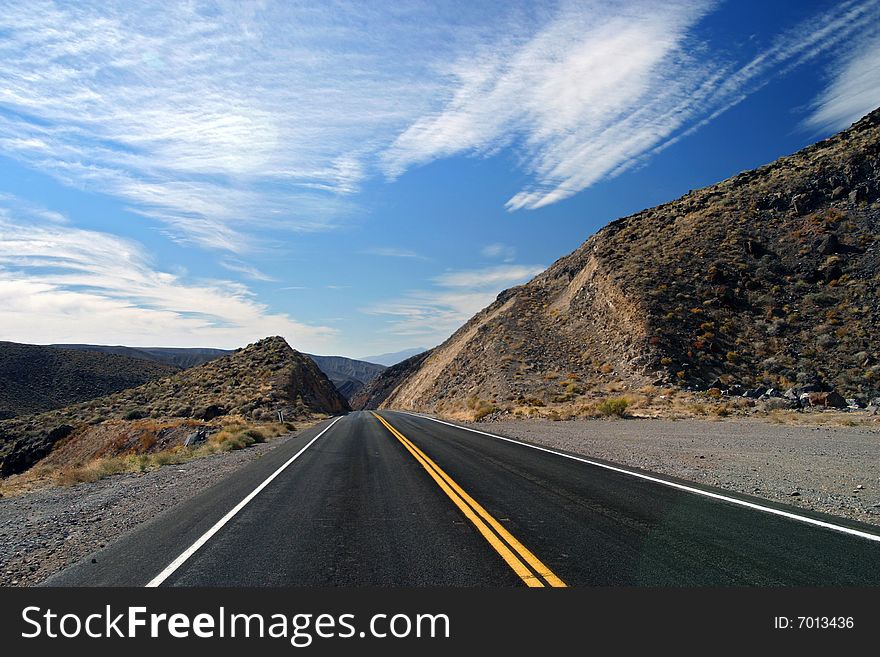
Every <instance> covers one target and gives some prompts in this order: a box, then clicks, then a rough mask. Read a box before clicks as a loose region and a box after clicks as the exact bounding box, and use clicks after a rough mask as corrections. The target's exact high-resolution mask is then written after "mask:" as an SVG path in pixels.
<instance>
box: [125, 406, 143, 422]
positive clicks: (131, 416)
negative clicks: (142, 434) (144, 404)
mask: <svg viewBox="0 0 880 657" xmlns="http://www.w3.org/2000/svg"><path fill="white" fill-rule="evenodd" d="M145 417H147V414H146V413H145V412H144V411H142V410H141V409H139V408H133V409H132V410H130V411H129V412H128V413H126V414H125V415H123V416H122V419H124V420H142V419H143V418H145Z"/></svg>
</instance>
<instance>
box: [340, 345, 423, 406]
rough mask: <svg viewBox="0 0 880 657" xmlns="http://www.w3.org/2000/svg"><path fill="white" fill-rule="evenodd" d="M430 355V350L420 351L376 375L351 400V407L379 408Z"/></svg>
mask: <svg viewBox="0 0 880 657" xmlns="http://www.w3.org/2000/svg"><path fill="white" fill-rule="evenodd" d="M430 354H431V352H430V350H429V351H422V352H420V353H418V354H416V355H415V356H410V357H409V358H407V359H406V360H404V361H401V362H399V363H397V364H396V365H392V366H391V367H389V368H388V369H386V370H383V371H382V372H380V373H379V374H377V375H376V376H375V377H373V378H372V379H371V380H370V381H369V382H368V383H367V384H366V385H365V386H364V387H363V388H362V389H361V390H360V391H359V392H358V393H357V394H356V395H354V396H353V397H352V398H351V407H352V408H354V409H358V410H360V409H364V408H379V405H380V404H381V403H382V402H383V401H385V400H386V399H387V398H388V396H389V395H391V393H392V392H394V389H395V388H396V387H397V386H398V385H400V384H401V382H403V381H405V380H406V379H407V377H409V376H410V375H411V374H413V373H414V372H415V371H416V370H418V369H419V367H421V365H422V363H424V362H425V359H426V358H427V357H428V356H429V355H430Z"/></svg>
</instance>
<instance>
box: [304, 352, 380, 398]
mask: <svg viewBox="0 0 880 657" xmlns="http://www.w3.org/2000/svg"><path fill="white" fill-rule="evenodd" d="M306 355H307V356H308V357H309V358H311V359H312V360H313V361H315V364H316V365H317V366H318V367H320V368H321V371H322V372H324V374H326V375H327V378H329V379H330V381H331V382H332V383H333V385H334V386H336V389H337V390H338V391H339V394H341V395H342V396H343V397H345V398H346V399H348V400H351V399H352V398H353V397H354V396H355V395H356V394H357V393H359V392H360V391H361V389H363V387H364V386H365V385H366V384H367V383H369V382H370V381H372V380H373V379H374V378H376V376H377V375H379V374H380V373H381V372H383V371H384V370H385V369H386V368H385V366H384V365H378V364H376V363H368V362H366V361H362V360H354V359H352V358H345V357H344V356H315V355H314V354H306Z"/></svg>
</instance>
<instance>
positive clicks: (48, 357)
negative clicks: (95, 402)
mask: <svg viewBox="0 0 880 657" xmlns="http://www.w3.org/2000/svg"><path fill="white" fill-rule="evenodd" d="M175 372H177V368H176V367H173V366H171V365H164V364H160V363H154V362H146V361H143V360H138V359H135V358H128V357H126V356H119V355H114V354H100V353H85V352H81V351H75V350H71V349H55V348H53V347H44V346H40V345H32V344H18V343H15V342H0V419H6V418H11V417H15V416H17V415H26V414H30V413H39V412H42V411H48V410H50V409H53V408H61V407H63V406H69V405H71V404H75V403H77V402H82V401H86V400H88V399H94V398H95V397H103V396H104V395H108V394H111V393H114V392H117V391H119V390H125V389H126V388H133V387H135V386H139V385H141V384H142V383H146V382H147V381H152V380H154V379H160V378H162V377H165V376H169V375H171V374H174V373H175Z"/></svg>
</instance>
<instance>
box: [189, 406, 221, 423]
mask: <svg viewBox="0 0 880 657" xmlns="http://www.w3.org/2000/svg"><path fill="white" fill-rule="evenodd" d="M226 413H228V411H227V410H226V409H225V408H223V407H222V406H219V405H217V404H211V405H210V406H206V407H205V408H200V409H197V410H196V411H195V412H194V413H193V417H194V418H196V419H199V420H205V421H208V420H213V419H214V418H215V417H220V416H221V415H226Z"/></svg>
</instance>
